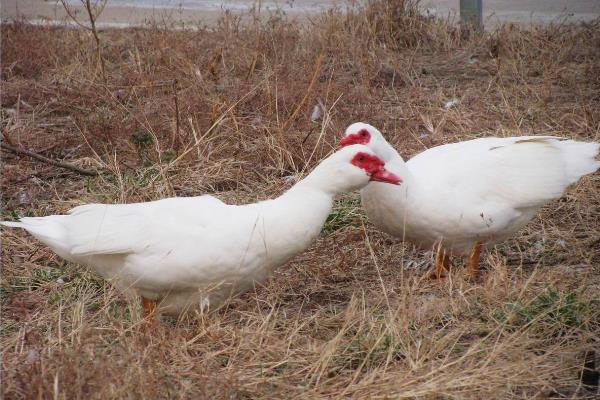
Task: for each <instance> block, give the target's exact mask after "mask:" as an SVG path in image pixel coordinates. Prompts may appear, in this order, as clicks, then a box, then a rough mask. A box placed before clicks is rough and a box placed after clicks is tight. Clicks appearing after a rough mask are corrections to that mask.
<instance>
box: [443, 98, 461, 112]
mask: <svg viewBox="0 0 600 400" xmlns="http://www.w3.org/2000/svg"><path fill="white" fill-rule="evenodd" d="M459 104H460V100H458V99H452V100H450V101H447V102H446V104H444V108H445V109H446V110H449V109H451V108H454V107H456V106H457V105H459Z"/></svg>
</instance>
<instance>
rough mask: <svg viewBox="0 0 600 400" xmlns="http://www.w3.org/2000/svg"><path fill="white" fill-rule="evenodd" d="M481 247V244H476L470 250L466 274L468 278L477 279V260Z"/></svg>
mask: <svg viewBox="0 0 600 400" xmlns="http://www.w3.org/2000/svg"><path fill="white" fill-rule="evenodd" d="M482 246H483V244H482V243H481V242H476V243H475V246H473V250H471V255H470V256H469V263H468V264H467V272H468V273H469V277H471V279H475V278H477V274H478V273H479V259H480V257H481V247H482Z"/></svg>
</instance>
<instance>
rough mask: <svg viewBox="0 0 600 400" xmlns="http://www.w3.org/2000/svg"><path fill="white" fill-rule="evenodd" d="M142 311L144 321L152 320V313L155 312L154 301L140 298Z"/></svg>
mask: <svg viewBox="0 0 600 400" xmlns="http://www.w3.org/2000/svg"><path fill="white" fill-rule="evenodd" d="M142 309H143V311H144V313H143V317H144V319H150V318H152V316H153V315H154V312H155V311H156V300H150V299H147V298H145V297H142Z"/></svg>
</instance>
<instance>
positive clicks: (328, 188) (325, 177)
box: [286, 162, 366, 199]
mask: <svg viewBox="0 0 600 400" xmlns="http://www.w3.org/2000/svg"><path fill="white" fill-rule="evenodd" d="M340 167H341V166H340V165H338V164H335V163H328V162H322V163H321V164H319V165H317V167H316V168H315V169H314V170H312V172H311V173H310V174H308V175H307V176H306V177H305V178H304V179H302V180H301V181H300V182H298V183H296V184H295V185H294V186H292V187H291V188H290V190H288V192H286V193H292V192H297V191H304V190H307V189H308V190H312V191H316V192H320V193H323V194H325V195H327V196H328V197H330V198H332V199H333V197H334V196H336V195H338V194H342V193H346V192H350V191H353V190H357V189H360V188H361V187H363V186H364V184H365V183H366V182H363V184H361V185H353V184H352V183H349V182H348V181H346V180H345V179H343V177H344V174H343V171H341V168H340ZM365 178H366V177H365Z"/></svg>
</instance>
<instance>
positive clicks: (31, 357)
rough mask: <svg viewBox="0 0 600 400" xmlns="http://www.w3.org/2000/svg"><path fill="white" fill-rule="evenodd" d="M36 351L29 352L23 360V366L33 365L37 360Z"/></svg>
mask: <svg viewBox="0 0 600 400" xmlns="http://www.w3.org/2000/svg"><path fill="white" fill-rule="evenodd" d="M39 358H40V357H39V355H38V351H37V350H35V349H32V350H29V352H28V353H27V357H26V358H25V364H33V363H34V362H36V361H37V360H38V359H39Z"/></svg>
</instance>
